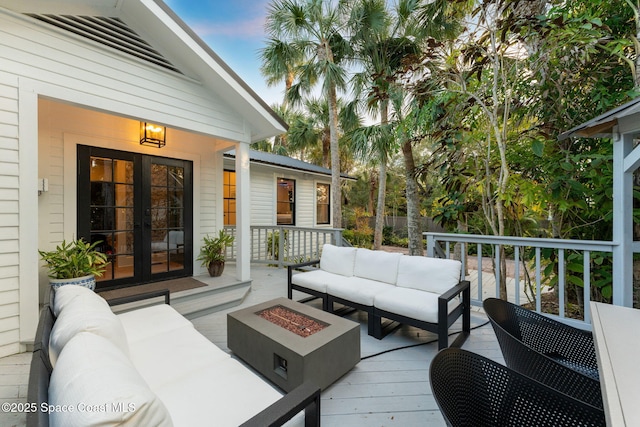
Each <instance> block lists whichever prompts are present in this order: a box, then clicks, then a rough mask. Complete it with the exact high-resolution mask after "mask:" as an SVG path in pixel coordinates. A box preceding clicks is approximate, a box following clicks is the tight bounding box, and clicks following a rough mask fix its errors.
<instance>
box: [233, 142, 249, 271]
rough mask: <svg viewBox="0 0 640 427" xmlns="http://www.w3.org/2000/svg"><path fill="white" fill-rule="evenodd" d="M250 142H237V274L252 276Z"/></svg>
mask: <svg viewBox="0 0 640 427" xmlns="http://www.w3.org/2000/svg"><path fill="white" fill-rule="evenodd" d="M249 172H250V165H249V144H248V143H239V144H236V248H237V252H236V255H237V256H236V276H237V278H238V279H239V280H249V279H250V276H251V251H250V248H251V185H250V175H249Z"/></svg>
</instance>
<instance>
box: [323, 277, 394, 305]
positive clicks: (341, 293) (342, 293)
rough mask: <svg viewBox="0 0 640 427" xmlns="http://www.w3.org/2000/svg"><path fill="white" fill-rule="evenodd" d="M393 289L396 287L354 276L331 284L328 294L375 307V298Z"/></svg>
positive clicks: (328, 286)
mask: <svg viewBox="0 0 640 427" xmlns="http://www.w3.org/2000/svg"><path fill="white" fill-rule="evenodd" d="M392 287H395V286H393V285H390V284H388V283H383V282H378V281H376V280H369V279H363V278H361V277H355V276H354V277H349V278H343V279H342V280H336V281H335V282H332V283H329V284H328V285H327V293H328V294H330V295H333V296H336V297H338V298H342V299H345V300H348V301H352V302H355V303H358V304H362V305H367V306H373V299H374V297H375V296H376V295H377V294H379V293H380V292H384V291H386V290H388V289H390V288H392Z"/></svg>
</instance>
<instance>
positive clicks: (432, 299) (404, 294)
mask: <svg viewBox="0 0 640 427" xmlns="http://www.w3.org/2000/svg"><path fill="white" fill-rule="evenodd" d="M459 304H460V301H459V300H458V299H457V298H454V299H452V300H451V301H449V313H450V312H451V311H452V310H453V309H455V308H456V307H457V306H458V305H459ZM374 305H375V307H376V308H379V309H380V310H385V311H389V312H391V313H395V314H399V315H402V316H406V317H410V318H412V319H417V320H423V321H425V322H429V323H438V294H434V293H432V292H425V291H419V290H416V289H411V288H399V287H395V288H392V289H388V290H387V291H385V292H381V293H379V294H377V295H376V296H375V300H374Z"/></svg>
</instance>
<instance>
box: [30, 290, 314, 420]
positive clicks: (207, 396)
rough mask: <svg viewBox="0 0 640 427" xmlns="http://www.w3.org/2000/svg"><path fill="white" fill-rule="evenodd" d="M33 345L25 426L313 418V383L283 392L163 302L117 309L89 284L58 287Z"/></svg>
mask: <svg viewBox="0 0 640 427" xmlns="http://www.w3.org/2000/svg"><path fill="white" fill-rule="evenodd" d="M152 295H153V294H152ZM152 295H147V296H152ZM128 301H130V299H129V300H127V301H121V302H128ZM165 302H168V291H167V299H166V300H165ZM34 350H35V351H34V353H33V357H32V363H31V371H30V378H29V390H28V404H27V405H28V406H27V407H26V409H27V410H28V412H29V413H28V414H27V426H48V425H51V426H64V427H70V426H82V427H87V426H107V425H114V426H115V425H118V426H185V427H191V426H203V425H212V426H213V425H215V426H234V427H235V426H239V425H243V426H269V425H275V426H279V425H282V424H284V423H285V422H287V421H288V420H290V419H291V420H290V421H289V422H290V423H292V424H293V425H303V424H304V425H307V426H309V425H311V426H317V425H320V412H319V411H320V390H319V388H318V387H316V386H314V385H312V384H308V383H305V384H302V385H301V386H300V387H298V388H297V389H294V390H293V391H292V392H290V393H289V394H286V395H284V397H283V394H282V393H281V392H280V391H279V390H277V389H276V388H274V387H273V386H272V385H270V384H269V383H268V382H266V381H265V380H264V379H263V378H262V377H261V376H259V375H258V374H256V373H254V372H253V371H252V370H251V369H250V368H248V367H246V366H245V365H244V364H243V363H241V362H239V361H238V360H236V359H234V358H232V357H231V356H230V355H229V354H228V353H226V352H225V351H223V350H221V349H220V348H218V347H217V346H215V345H214V344H213V343H211V342H210V341H209V340H207V339H206V338H205V337H204V336H203V335H201V334H200V333H199V332H198V331H196V329H195V328H194V327H193V324H192V323H191V322H190V321H188V320H187V319H185V318H184V317H183V316H181V315H180V314H179V313H178V312H177V311H175V310H174V309H173V308H172V307H171V306H170V305H168V304H158V305H153V306H150V307H146V308H142V309H137V310H133V311H129V312H125V313H122V314H118V315H116V314H114V313H113V312H112V310H111V308H110V306H109V305H108V304H107V302H106V301H105V300H104V299H102V298H101V297H100V296H98V295H97V294H95V293H94V292H93V291H90V290H89V289H86V288H82V287H80V286H74V285H66V286H62V287H60V288H59V289H58V290H57V291H55V295H54V298H53V301H52V303H51V304H47V305H46V306H45V307H44V309H43V310H42V314H41V317H40V324H39V326H38V331H37V336H36V342H35V344H34ZM302 411H304V412H302ZM305 415H306V420H305ZM287 425H290V424H287Z"/></svg>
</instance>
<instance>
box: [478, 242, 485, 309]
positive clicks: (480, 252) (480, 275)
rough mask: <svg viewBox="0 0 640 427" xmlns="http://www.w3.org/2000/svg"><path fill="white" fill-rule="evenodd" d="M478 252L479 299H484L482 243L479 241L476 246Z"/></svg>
mask: <svg viewBox="0 0 640 427" xmlns="http://www.w3.org/2000/svg"><path fill="white" fill-rule="evenodd" d="M476 250H477V251H478V252H477V260H478V299H479V300H480V301H482V300H483V299H484V298H483V294H482V243H478V245H477V246H476Z"/></svg>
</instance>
